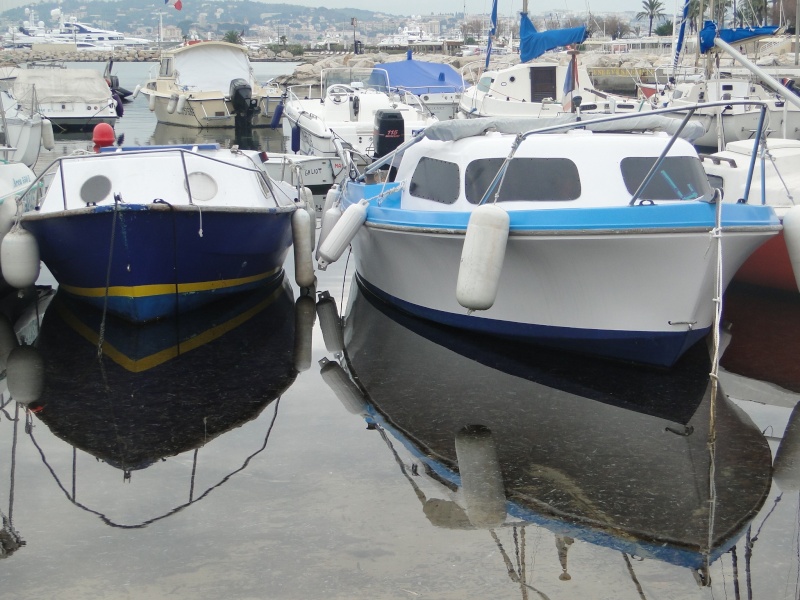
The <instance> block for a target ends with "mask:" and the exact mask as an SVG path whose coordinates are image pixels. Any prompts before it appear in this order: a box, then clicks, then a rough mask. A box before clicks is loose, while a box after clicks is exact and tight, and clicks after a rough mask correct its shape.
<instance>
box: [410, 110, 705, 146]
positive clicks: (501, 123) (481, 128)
mask: <svg viewBox="0 0 800 600" xmlns="http://www.w3.org/2000/svg"><path fill="white" fill-rule="evenodd" d="M604 117H608V115H581V122H582V123H583V127H584V128H585V129H588V130H590V131H598V132H613V131H621V132H626V131H663V132H666V133H668V134H670V135H673V134H674V133H675V132H676V131H678V128H679V127H680V125H681V119H676V118H672V117H666V116H664V115H648V114H640V115H637V116H634V117H629V118H626V119H619V120H613V121H605V122H602V123H593V122H592V121H593V120H594V119H601V118H604ZM576 118H577V117H576V115H561V116H559V117H553V118H542V117H481V118H477V119H451V120H448V121H438V122H436V123H432V124H431V125H429V126H428V127H426V128H425V131H424V132H423V134H422V135H423V137H426V138H428V139H431V140H439V141H454V140H460V139H462V138H466V137H471V136H475V135H482V134H483V133H485V132H487V131H497V132H499V133H520V132H527V131H533V130H536V129H543V128H546V127H554V126H558V125H566V124H568V123H574V122H575V120H576ZM705 131H706V130H705V126H704V125H703V124H702V123H700V122H699V121H689V122H688V123H687V124H686V126H685V127H684V128H683V131H681V135H680V137H682V138H683V139H685V140H688V141H689V142H694V141H695V140H696V139H698V138H699V137H700V136H702V135H703V134H705Z"/></svg>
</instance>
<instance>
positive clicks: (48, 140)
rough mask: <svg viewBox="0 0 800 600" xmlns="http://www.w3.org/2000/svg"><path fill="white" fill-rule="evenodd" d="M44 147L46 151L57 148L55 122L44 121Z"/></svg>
mask: <svg viewBox="0 0 800 600" xmlns="http://www.w3.org/2000/svg"><path fill="white" fill-rule="evenodd" d="M42 146H43V147H44V149H45V150H52V149H53V148H55V147H56V137H55V134H54V133H53V122H52V121H51V120H50V119H42Z"/></svg>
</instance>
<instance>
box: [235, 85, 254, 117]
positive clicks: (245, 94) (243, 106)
mask: <svg viewBox="0 0 800 600" xmlns="http://www.w3.org/2000/svg"><path fill="white" fill-rule="evenodd" d="M252 94H253V90H252V88H251V87H250V84H249V83H247V81H246V80H244V79H234V80H232V81H231V92H230V96H231V104H233V110H234V112H235V113H236V114H237V116H238V115H246V114H247V112H248V111H250V109H251V102H252V97H251V96H252Z"/></svg>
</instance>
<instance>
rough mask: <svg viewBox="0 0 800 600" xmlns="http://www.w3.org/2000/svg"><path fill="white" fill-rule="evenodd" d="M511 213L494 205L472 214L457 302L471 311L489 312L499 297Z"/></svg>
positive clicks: (458, 283) (465, 238)
mask: <svg viewBox="0 0 800 600" xmlns="http://www.w3.org/2000/svg"><path fill="white" fill-rule="evenodd" d="M509 221H510V220H509V217H508V213H507V212H506V211H504V210H503V209H502V208H500V207H498V206H495V205H494V204H484V205H482V206H479V207H477V208H476V209H475V210H474V211H473V212H472V215H470V218H469V224H468V225H467V235H466V236H465V237H464V248H463V249H462V251H461V264H460V266H459V269H458V282H457V283H456V299H457V300H458V303H459V304H460V305H461V306H463V307H465V308H467V309H469V310H488V309H489V308H491V307H492V305H493V304H494V301H495V298H497V290H498V288H499V286H500V275H501V273H502V271H503V260H504V259H505V255H506V244H507V242H508V230H509Z"/></svg>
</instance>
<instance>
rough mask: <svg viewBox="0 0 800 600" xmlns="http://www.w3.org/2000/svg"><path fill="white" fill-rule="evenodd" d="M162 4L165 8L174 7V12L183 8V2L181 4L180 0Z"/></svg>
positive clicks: (165, 1) (171, 0) (167, 0)
mask: <svg viewBox="0 0 800 600" xmlns="http://www.w3.org/2000/svg"><path fill="white" fill-rule="evenodd" d="M164 4H166V5H167V6H174V7H175V10H180V9H182V8H183V2H181V0H164Z"/></svg>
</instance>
